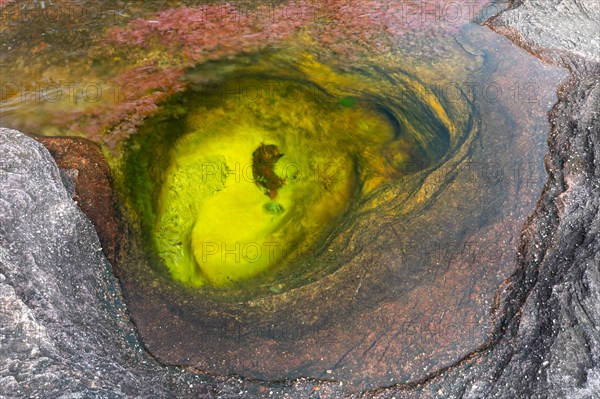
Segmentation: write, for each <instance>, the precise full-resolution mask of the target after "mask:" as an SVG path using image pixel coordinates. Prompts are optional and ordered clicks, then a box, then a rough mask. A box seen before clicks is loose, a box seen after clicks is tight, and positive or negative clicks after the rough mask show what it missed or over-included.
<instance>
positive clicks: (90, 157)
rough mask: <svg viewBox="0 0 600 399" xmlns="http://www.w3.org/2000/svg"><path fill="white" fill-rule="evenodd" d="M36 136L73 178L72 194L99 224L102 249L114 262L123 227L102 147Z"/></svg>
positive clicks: (97, 230)
mask: <svg viewBox="0 0 600 399" xmlns="http://www.w3.org/2000/svg"><path fill="white" fill-rule="evenodd" d="M34 138H35V139H36V140H37V141H39V142H40V143H42V144H43V145H44V146H45V147H46V148H47V149H48V151H50V154H51V155H52V157H53V158H54V160H55V161H56V164H57V165H58V167H59V168H60V169H61V171H62V173H63V175H64V176H65V178H67V179H69V180H71V181H72V183H73V186H74V193H73V198H74V199H75V201H76V202H77V204H78V205H79V207H80V208H81V210H82V211H83V213H85V215H86V216H87V217H88V218H89V219H90V221H91V222H92V224H93V225H94V227H95V228H96V232H97V233H98V238H99V239H100V243H101V244H102V250H103V251H104V254H105V255H106V257H107V258H108V260H109V261H110V263H111V264H113V265H114V264H115V262H116V261H117V256H118V253H119V247H120V241H121V238H122V234H123V227H122V226H121V223H120V222H119V217H118V213H117V200H116V196H115V194H114V192H113V189H112V179H111V175H110V170H109V168H108V164H107V162H106V159H105V158H104V155H103V154H102V151H101V150H100V147H98V145H97V144H95V143H93V142H91V141H89V140H86V139H84V138H80V137H42V136H36V137H34ZM63 180H64V179H63ZM66 184H69V183H68V182H67V183H66Z"/></svg>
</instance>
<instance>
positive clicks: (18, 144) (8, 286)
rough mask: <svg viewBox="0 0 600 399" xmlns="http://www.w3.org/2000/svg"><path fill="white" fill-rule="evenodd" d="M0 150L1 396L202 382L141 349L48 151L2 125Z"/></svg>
mask: <svg viewBox="0 0 600 399" xmlns="http://www.w3.org/2000/svg"><path fill="white" fill-rule="evenodd" d="M0 154H1V155H0V397H5V398H17V397H19V398H20V397H59V396H60V397H62V396H63V395H64V396H71V395H75V394H79V395H83V396H88V397H92V396H95V397H97V396H102V395H104V396H110V397H128V396H138V395H139V396H146V397H148V396H149V395H159V396H165V395H167V392H168V391H171V392H172V393H174V392H179V393H182V394H183V393H185V392H187V391H189V389H190V388H189V385H190V384H194V383H198V384H199V383H200V379H199V378H198V377H194V376H191V375H190V376H188V377H184V378H183V379H182V380H181V381H177V380H178V378H179V377H180V372H179V371H177V370H174V369H168V368H164V367H162V366H159V365H158V364H156V363H155V362H154V361H153V360H152V359H151V358H150V357H149V356H148V355H147V354H146V353H145V352H144V350H143V349H142V346H141V344H140V342H139V341H138V340H137V338H136V335H135V332H134V329H133V326H132V324H131V322H130V320H129V316H128V313H127V310H126V308H125V305H124V302H123V299H122V295H121V291H120V288H119V283H118V282H117V280H116V279H115V277H114V276H113V275H112V269H111V266H110V264H109V263H108V261H107V260H106V258H105V257H104V255H103V253H102V250H101V248H100V242H99V240H98V237H97V235H96V233H95V231H94V227H93V226H92V224H91V223H90V222H89V220H88V219H87V218H86V217H85V216H84V215H83V213H81V211H80V210H79V208H78V207H77V204H75V202H73V200H72V199H71V197H70V195H69V193H68V192H67V190H66V189H65V187H64V186H63V183H62V180H61V175H60V173H59V169H58V168H57V166H56V164H55V163H54V160H53V159H52V157H51V156H50V154H49V153H48V151H46V149H45V148H44V147H43V146H42V145H41V144H39V143H38V142H36V141H34V140H33V139H31V138H28V137H27V136H25V135H23V134H22V133H19V132H17V131H15V130H9V129H4V128H2V129H0ZM108 376H110V377H108ZM176 386H178V387H177V388H174V387H176ZM195 392H198V393H200V392H201V391H200V390H198V389H196V390H195Z"/></svg>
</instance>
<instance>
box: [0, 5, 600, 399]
mask: <svg viewBox="0 0 600 399" xmlns="http://www.w3.org/2000/svg"><path fill="white" fill-rule="evenodd" d="M548 4H550V6H555V7H558V6H560V7H561V8H562V10H563V11H562V12H563V13H564V15H562V16H555V15H552V14H547V13H546V11H547V10H546V9H547V7H548V6H549V5H548ZM594 4H596V3H595V2H593V1H577V0H571V1H561V2H556V1H551V2H545V3H543V2H541V1H521V2H519V3H518V4H516V5H515V10H516V11H507V12H505V13H504V16H502V17H501V18H500V19H498V21H493V22H492V25H494V26H496V24H497V26H501V25H502V24H503V25H504V26H506V27H511V29H513V30H514V31H515V32H519V34H520V35H521V36H522V39H523V40H522V43H527V45H528V47H529V50H530V51H532V52H534V53H535V52H538V51H543V52H544V53H545V54H551V55H552V56H546V57H544V58H545V59H546V61H552V62H557V63H561V64H562V65H565V66H568V67H569V68H570V70H571V72H572V74H573V76H572V77H571V79H570V81H569V83H568V84H567V85H566V86H564V87H563V89H562V91H561V93H560V97H561V100H560V101H559V103H558V104H557V105H556V106H555V108H554V110H553V112H552V114H551V121H552V124H553V128H552V132H551V134H550V138H549V142H548V143H549V154H548V156H547V168H548V174H549V178H548V181H547V184H546V187H545V190H544V192H543V194H542V196H541V199H540V201H539V203H538V207H537V210H536V211H535V213H534V214H533V215H532V216H531V217H530V218H529V220H528V222H527V224H526V226H525V228H524V231H523V234H522V237H521V244H520V256H519V259H518V261H519V269H518V271H517V272H516V273H515V274H514V275H513V276H512V278H511V279H510V280H509V282H508V283H507V284H506V286H505V287H504V289H503V290H502V292H501V294H500V295H499V298H498V306H499V309H501V310H502V311H503V312H504V318H503V321H502V330H501V331H500V332H499V333H498V334H496V335H495V336H494V337H493V341H492V344H490V345H489V346H488V347H487V348H483V349H482V350H481V351H479V352H477V353H473V354H472V355H470V356H468V357H466V358H465V359H463V360H462V361H460V362H458V363H457V364H455V365H454V366H451V367H449V368H447V369H445V370H444V371H442V372H440V373H438V374H436V375H434V376H431V377H430V378H428V379H427V380H423V381H422V382H421V383H418V384H411V385H409V386H394V387H389V388H383V389H379V390H376V391H371V392H367V393H365V394H364V395H359V394H353V395H349V396H348V397H352V398H359V397H361V398H392V397H395V398H459V397H462V398H519V399H520V398H523V399H524V398H540V399H541V398H582V399H583V398H585V399H587V398H596V397H599V395H598V392H600V383H599V381H600V359H599V357H600V294H599V293H600V213H599V208H600V121H599V120H598V109H599V108H600V82H599V79H598V76H600V67H599V66H598V64H597V59H594V48H593V46H592V47H589V45H590V43H592V44H593V42H591V40H592V39H593V37H594V35H595V34H596V33H595V32H591V31H588V30H587V29H586V30H585V32H584V31H582V32H580V33H579V35H580V36H581V35H582V34H583V35H584V37H587V38H588V39H589V38H591V39H589V40H576V41H572V40H571V41H570V40H568V39H565V40H563V38H565V37H567V38H568V37H569V36H568V35H569V34H568V33H564V32H563V33H560V30H561V29H562V28H560V26H563V25H560V24H562V23H563V22H562V21H570V20H572V18H575V21H577V18H579V17H578V16H581V15H582V14H580V13H584V14H583V15H584V16H587V17H589V18H591V19H592V20H594V19H595V20H597V8H594V7H595V6H594ZM520 10H523V11H526V12H527V14H528V15H531V16H532V18H530V19H528V20H525V19H519V20H510V19H508V16H509V15H511V14H510V13H513V14H512V15H515V14H514V13H518V12H519V11H520ZM594 12H596V15H594ZM555 18H559V20H560V24H559V22H556V19H555ZM536 24H537V25H538V27H547V28H548V29H551V30H552V31H553V32H559V33H557V34H556V35H554V34H546V35H544V34H539V33H538V30H536V29H537V28H535V26H536ZM570 25H571V26H575V25H576V22H575V23H573V22H571V23H570ZM588 25H593V23H592V24H587V23H586V24H579V25H576V27H577V29H580V28H581V29H583V28H584V27H585V26H588ZM559 28H560V29H559ZM544 29H545V28H544ZM541 32H543V31H541ZM565 35H567V36H565ZM596 37H597V36H596ZM513 39H514V40H516V39H515V38H514V37H513ZM595 54H596V55H597V54H598V53H597V50H596V53H595ZM558 55H560V56H558ZM555 56H556V57H555ZM0 343H1V346H0V396H5V397H61V396H64V397H68V396H74V394H79V395H80V396H81V397H129V396H131V397H136V396H137V397H172V396H178V397H220V398H254V397H265V398H266V397H277V398H282V397H283V398H314V399H316V398H337V397H343V395H342V394H341V393H340V392H341V388H340V386H339V384H338V383H335V382H319V381H307V380H305V379H299V380H295V381H283V382H280V383H271V384H263V383H261V382H259V381H251V380H241V379H238V378H235V377H223V378H221V377H205V376H202V377H201V376H195V375H193V374H192V373H191V372H189V371H181V370H176V369H173V368H168V367H164V366H161V365H159V364H158V363H156V362H155V361H154V360H153V359H151V358H150V357H149V356H148V355H147V354H146V353H145V351H144V350H143V348H142V347H141V345H140V343H139V340H138V339H137V337H136V334H135V330H134V328H133V326H132V324H131V323H130V321H129V317H128V315H127V311H126V309H125V306H124V305H123V302H122V297H121V293H120V290H119V285H118V282H117V281H116V280H115V279H114V277H112V271H111V267H110V264H109V263H108V262H107V261H106V259H105V258H104V256H103V254H102V252H101V250H100V243H99V241H98V239H97V236H96V233H95V232H94V229H93V227H92V225H91V224H90V223H89V221H88V220H87V219H86V218H85V217H84V216H83V215H82V213H81V212H80V211H79V210H78V209H77V207H76V205H75V204H74V203H73V201H72V200H71V198H70V196H69V193H68V192H67V190H66V188H65V187H64V185H63V183H62V182H61V177H60V174H59V171H58V169H57V167H56V165H55V164H54V162H53V160H52V159H51V157H50V155H49V154H48V152H47V151H46V150H45V149H44V148H43V147H42V146H41V145H39V144H38V143H36V142H35V141H33V140H31V139H29V138H27V137H26V136H24V135H22V134H20V133H18V132H15V131H10V130H7V129H2V130H0Z"/></svg>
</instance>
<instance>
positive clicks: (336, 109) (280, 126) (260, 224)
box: [124, 55, 454, 288]
mask: <svg viewBox="0 0 600 399" xmlns="http://www.w3.org/2000/svg"><path fill="white" fill-rule="evenodd" d="M264 58H265V57H263V59H261V60H258V61H257V62H255V63H246V64H242V66H240V65H234V64H232V65H229V66H225V67H219V68H215V69H199V70H197V71H195V72H192V73H190V75H189V79H190V82H193V84H194V85H195V86H194V89H193V90H190V92H189V96H188V97H185V98H184V99H183V102H181V103H180V104H174V105H173V106H172V108H173V110H174V112H173V116H171V117H170V118H171V119H168V118H165V117H157V118H156V119H155V120H154V121H150V122H149V123H148V124H147V126H146V132H145V133H144V132H143V131H142V132H140V134H138V135H136V136H135V137H134V139H133V140H132V142H131V143H129V144H128V145H129V148H130V150H129V151H130V152H129V156H128V157H127V160H126V167H125V168H124V174H125V184H128V185H129V186H130V187H129V190H130V193H131V200H132V205H133V206H134V208H135V209H136V211H137V212H138V214H140V219H141V221H142V224H143V225H144V227H143V228H144V229H145V230H146V231H147V232H149V234H147V236H146V237H147V238H148V239H149V244H150V247H151V248H152V250H153V252H154V254H155V255H156V256H157V258H158V259H160V262H161V263H162V265H163V267H166V269H167V270H168V271H169V273H170V274H171V276H172V278H173V279H175V280H177V281H179V282H181V283H183V284H185V285H188V286H193V287H200V286H205V285H210V286H213V287H217V288H218V287H228V286H232V285H237V284H239V283H242V282H244V284H247V282H248V281H249V280H253V279H258V280H256V281H265V280H263V279H266V281H273V280H276V279H277V278H278V277H277V276H280V275H281V273H284V274H285V268H293V267H294V266H295V265H296V264H297V262H298V260H299V259H303V257H305V256H310V252H309V250H311V249H312V250H315V248H317V247H318V246H319V245H320V243H322V242H323V241H324V240H325V239H326V238H327V237H328V235H329V234H330V233H331V232H332V231H333V229H334V228H335V226H336V225H337V224H338V223H339V222H340V220H341V219H342V218H344V215H346V214H347V212H352V209H353V207H354V206H355V205H356V204H358V203H359V202H360V201H362V198H366V197H367V196H368V195H370V194H371V193H372V192H374V191H375V190H377V189H378V188H379V187H382V186H384V185H386V184H388V183H391V182H393V181H394V180H395V179H397V178H399V177H401V176H404V175H407V174H410V173H414V172H416V171H418V170H422V169H423V167H426V166H431V165H434V164H435V163H436V162H437V160H438V158H439V157H440V156H441V154H443V153H444V152H445V151H446V149H447V148H446V147H445V146H447V145H448V141H449V140H450V139H451V138H450V137H449V135H450V134H451V133H450V132H453V131H454V127H453V126H452V124H451V122H450V119H449V117H448V115H447V114H446V113H445V111H444V107H443V105H442V104H441V103H440V102H439V100H438V99H437V98H436V96H435V95H434V94H433V93H431V92H429V91H427V89H426V88H425V87H424V86H423V85H421V84H420V83H419V82H418V81H413V78H411V77H410V76H408V75H406V74H402V73H395V74H392V75H389V76H388V78H387V79H381V78H380V77H379V78H377V80H376V81H375V80H374V79H373V76H372V75H376V74H377V73H380V72H378V71H366V72H365V71H362V72H360V71H358V72H357V71H355V72H343V73H342V72H339V71H336V70H335V69H333V68H331V67H328V66H325V65H323V64H321V63H319V62H318V61H316V60H315V59H314V58H313V57H311V56H310V55H307V56H302V57H300V58H299V59H298V60H297V62H295V63H294V66H293V67H292V66H291V65H290V64H288V63H287V61H284V60H286V57H285V56H284V55H282V56H280V58H277V57H275V58H271V59H269V60H270V63H268V62H267V61H265V59H264ZM273 65H278V67H277V68H275V69H273ZM277 69H279V72H278V73H274V74H273V75H272V77H269V75H265V74H264V71H271V72H272V71H274V70H277ZM223 71H227V72H223ZM194 73H195V75H194ZM210 79H212V80H213V83H211V84H205V82H207V81H210ZM196 82H197V83H196ZM375 82H377V83H375ZM386 93H389V94H387V95H386ZM398 94H400V95H398ZM169 106H170V105H166V107H169ZM182 107H184V108H185V112H183V113H182V112H180V111H181V108H182ZM175 110H176V111H177V112H175ZM166 114H167V113H166V112H165V115H166ZM259 149H262V150H265V149H271V150H272V151H274V154H276V160H274V161H273V162H271V163H270V164H269V165H268V168H267V169H266V172H264V173H258V172H257V170H258V169H257V168H253V162H257V161H256V157H254V155H255V154H256V153H257V151H258V150H259ZM255 166H256V165H255ZM257 174H258V176H257ZM269 176H270V177H269ZM257 177H258V178H259V179H267V180H268V179H271V182H270V183H269V181H267V180H262V181H258V182H257V181H255V179H256V178H257ZM390 193H392V191H390ZM390 195H392V194H390ZM387 199H388V198H387V197H386V200H387ZM356 206H359V205H356ZM305 259H308V258H305ZM308 264H310V262H308ZM303 267H304V266H303Z"/></svg>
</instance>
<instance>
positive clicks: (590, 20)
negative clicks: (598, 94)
mask: <svg viewBox="0 0 600 399" xmlns="http://www.w3.org/2000/svg"><path fill="white" fill-rule="evenodd" d="M491 25H492V27H493V28H494V29H496V30H498V31H500V32H501V33H503V34H505V35H507V36H508V37H509V38H511V39H513V40H514V41H517V42H518V43H519V44H520V45H521V46H523V47H526V48H528V49H531V50H533V51H535V53H536V54H537V55H538V56H542V57H544V58H546V59H549V60H551V61H554V62H565V63H567V64H568V63H569V62H570V61H571V60H572V59H573V58H574V57H576V58H581V59H585V60H589V61H592V62H600V35H599V34H598V32H600V2H598V1H597V0H568V1H563V0H517V1H515V5H514V6H513V7H510V8H509V9H507V10H506V11H504V12H502V13H500V14H499V15H498V16H496V17H494V18H493V19H492V20H491Z"/></svg>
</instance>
